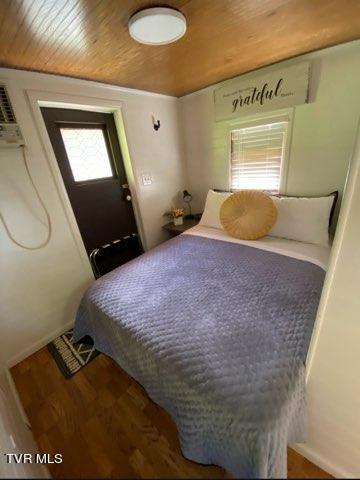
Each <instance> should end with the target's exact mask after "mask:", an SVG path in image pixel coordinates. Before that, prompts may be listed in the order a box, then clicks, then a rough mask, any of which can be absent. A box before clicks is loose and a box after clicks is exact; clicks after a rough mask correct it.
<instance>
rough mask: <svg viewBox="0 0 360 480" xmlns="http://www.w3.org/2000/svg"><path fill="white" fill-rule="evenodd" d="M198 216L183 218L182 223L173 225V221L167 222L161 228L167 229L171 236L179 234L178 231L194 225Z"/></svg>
mask: <svg viewBox="0 0 360 480" xmlns="http://www.w3.org/2000/svg"><path fill="white" fill-rule="evenodd" d="M199 220H200V218H184V223H183V224H182V225H174V222H169V223H167V224H166V225H163V227H162V228H163V229H164V230H167V231H168V232H169V234H170V235H171V236H172V237H176V235H180V233H183V232H185V230H188V229H189V228H191V227H195V225H197V224H198V223H199Z"/></svg>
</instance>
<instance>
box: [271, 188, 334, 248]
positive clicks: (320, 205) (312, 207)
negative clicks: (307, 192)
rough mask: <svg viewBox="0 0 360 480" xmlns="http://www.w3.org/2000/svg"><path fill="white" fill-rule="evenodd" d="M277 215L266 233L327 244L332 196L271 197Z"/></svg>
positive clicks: (299, 240) (272, 235)
mask: <svg viewBox="0 0 360 480" xmlns="http://www.w3.org/2000/svg"><path fill="white" fill-rule="evenodd" d="M271 198H272V199H273V201H274V203H275V205H276V207H277V211H278V216H277V220H276V223H275V225H274V226H273V228H272V229H271V230H270V232H269V233H268V235H270V236H271V237H282V238H289V239H290V240H297V241H298V242H306V243H315V244H320V245H329V217H330V213H331V208H332V206H333V203H334V196H333V195H329V196H327V197H318V198H307V197H300V198H297V197H275V196H272V197H271Z"/></svg>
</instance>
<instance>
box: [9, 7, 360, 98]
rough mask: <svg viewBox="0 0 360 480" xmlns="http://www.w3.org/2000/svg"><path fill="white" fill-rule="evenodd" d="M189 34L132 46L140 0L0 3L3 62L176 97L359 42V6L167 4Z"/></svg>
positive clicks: (134, 43) (26, 68) (17, 66)
mask: <svg viewBox="0 0 360 480" xmlns="http://www.w3.org/2000/svg"><path fill="white" fill-rule="evenodd" d="M166 4H167V5H169V6H172V7H175V8H177V9H179V10H180V11H181V12H182V13H183V14H184V15H185V16H186V18H187V22H188V31H187V33H186V35H185V36H184V37H183V38H182V39H181V40H179V41H178V42H176V43H174V44H170V45H164V46H146V45H140V44H138V43H136V42H135V41H134V40H133V39H132V38H131V37H130V36H129V34H128V30H127V22H128V19H129V17H130V16H131V15H132V14H133V13H135V12H136V11H138V10H139V9H140V8H143V7H148V6H150V5H156V3H155V2H151V1H150V2H149V1H144V0H0V65H1V66H4V67H13V68H20V69H25V70H34V71H39V72H49V73H55V74H61V75H68V76H72V77H77V78H85V79H89V80H97V81H101V82H106V83H111V84H115V85H121V86H126V87H133V88H138V89H143V90H149V91H153V92H160V93H166V94H171V95H175V96H181V95H184V94H186V93H190V92H192V91H195V90H198V89H200V88H202V87H205V86H207V85H210V84H212V83H216V82H219V81H220V80H224V79H226V78H230V77H233V76H235V75H238V74H240V73H244V72H247V71H250V70H254V69H256V68H259V67H261V66H264V65H268V64H271V63H274V62H278V61H280V60H283V59H286V58H290V57H293V56H295V55H299V54H302V53H305V52H309V51H312V50H317V49H320V48H324V47H328V46H330V45H335V44H338V43H342V42H347V41H350V40H354V39H357V38H360V0H169V1H167V2H166Z"/></svg>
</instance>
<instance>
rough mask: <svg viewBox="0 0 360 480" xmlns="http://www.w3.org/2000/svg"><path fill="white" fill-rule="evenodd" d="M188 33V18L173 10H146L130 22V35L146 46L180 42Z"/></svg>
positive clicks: (138, 13)
mask: <svg viewBox="0 0 360 480" xmlns="http://www.w3.org/2000/svg"><path fill="white" fill-rule="evenodd" d="M185 32H186V18H185V17H184V15H183V14H182V13H181V12H178V11H177V10H174V9H172V8H166V7H156V8H146V9H145V10H141V11H140V12H137V13H135V15H133V16H132V17H131V18H130V20H129V33H130V35H131V36H132V38H133V39H134V40H136V41H137V42H140V43H145V44H146V45H165V44H167V43H172V42H175V41H176V40H179V38H181V37H182V36H183V35H184V34H185Z"/></svg>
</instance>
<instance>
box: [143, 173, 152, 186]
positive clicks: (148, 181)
mask: <svg viewBox="0 0 360 480" xmlns="http://www.w3.org/2000/svg"><path fill="white" fill-rule="evenodd" d="M141 180H142V184H143V185H144V186H145V187H146V186H147V185H151V184H152V178H151V174H150V173H142V174H141Z"/></svg>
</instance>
